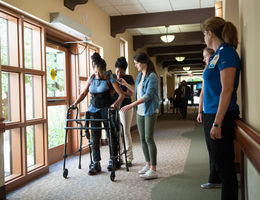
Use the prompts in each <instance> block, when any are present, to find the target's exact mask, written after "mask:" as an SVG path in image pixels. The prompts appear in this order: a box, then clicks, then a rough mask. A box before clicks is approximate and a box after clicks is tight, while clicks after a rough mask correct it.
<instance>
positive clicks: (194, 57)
mask: <svg viewBox="0 0 260 200" xmlns="http://www.w3.org/2000/svg"><path fill="white" fill-rule="evenodd" d="M176 56H185V60H203V56H202V54H201V53H193V54H192V53H191V54H182V53H176V54H172V55H161V56H157V59H156V61H157V63H162V62H163V61H170V60H175V57H176Z"/></svg>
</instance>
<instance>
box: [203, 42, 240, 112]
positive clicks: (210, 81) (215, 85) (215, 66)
mask: <svg viewBox="0 0 260 200" xmlns="http://www.w3.org/2000/svg"><path fill="white" fill-rule="evenodd" d="M227 67H235V68H236V69H237V70H236V76H235V81H234V91H233V93H232V97H231V101H230V104H229V107H228V111H237V110H238V109H239V108H238V105H237V103H236V102H237V87H238V82H239V74H240V68H241V62H240V59H239V56H238V54H237V52H236V50H235V49H234V48H233V47H231V46H229V45H228V44H226V43H222V44H221V45H220V46H219V47H218V49H217V51H216V52H215V53H214V54H213V55H212V56H211V57H210V60H209V64H208V66H207V68H206V69H205V71H204V73H203V79H204V95H203V106H204V113H205V114H215V113H217V110H218V104H219V99H220V94H221V91H222V85H221V81H220V71H221V70H223V69H224V68H227Z"/></svg>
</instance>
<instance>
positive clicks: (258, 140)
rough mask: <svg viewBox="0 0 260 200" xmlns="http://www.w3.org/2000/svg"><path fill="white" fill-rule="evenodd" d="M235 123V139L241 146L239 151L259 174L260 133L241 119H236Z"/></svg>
mask: <svg viewBox="0 0 260 200" xmlns="http://www.w3.org/2000/svg"><path fill="white" fill-rule="evenodd" d="M236 124H237V128H236V140H237V142H238V144H239V145H240V147H241V151H242V152H243V153H244V154H245V155H246V157H247V158H248V159H249V160H250V161H251V163H252V164H253V166H254V167H255V169H256V170H257V172H258V173H259V175H260V134H259V133H257V132H256V131H255V130H253V129H252V128H250V127H249V126H248V125H246V124H245V123H244V122H243V121H241V120H236Z"/></svg>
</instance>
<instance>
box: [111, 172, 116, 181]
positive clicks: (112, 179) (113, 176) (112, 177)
mask: <svg viewBox="0 0 260 200" xmlns="http://www.w3.org/2000/svg"><path fill="white" fill-rule="evenodd" d="M115 177H116V173H115V172H114V171H112V172H111V174H110V180H111V181H114V180H115Z"/></svg>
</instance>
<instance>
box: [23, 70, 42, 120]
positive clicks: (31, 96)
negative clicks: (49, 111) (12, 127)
mask: <svg viewBox="0 0 260 200" xmlns="http://www.w3.org/2000/svg"><path fill="white" fill-rule="evenodd" d="M41 85H42V83H41V76H32V75H28V74H26V75H25V90H26V120H30V119H34V118H41V117H42V87H41Z"/></svg>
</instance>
